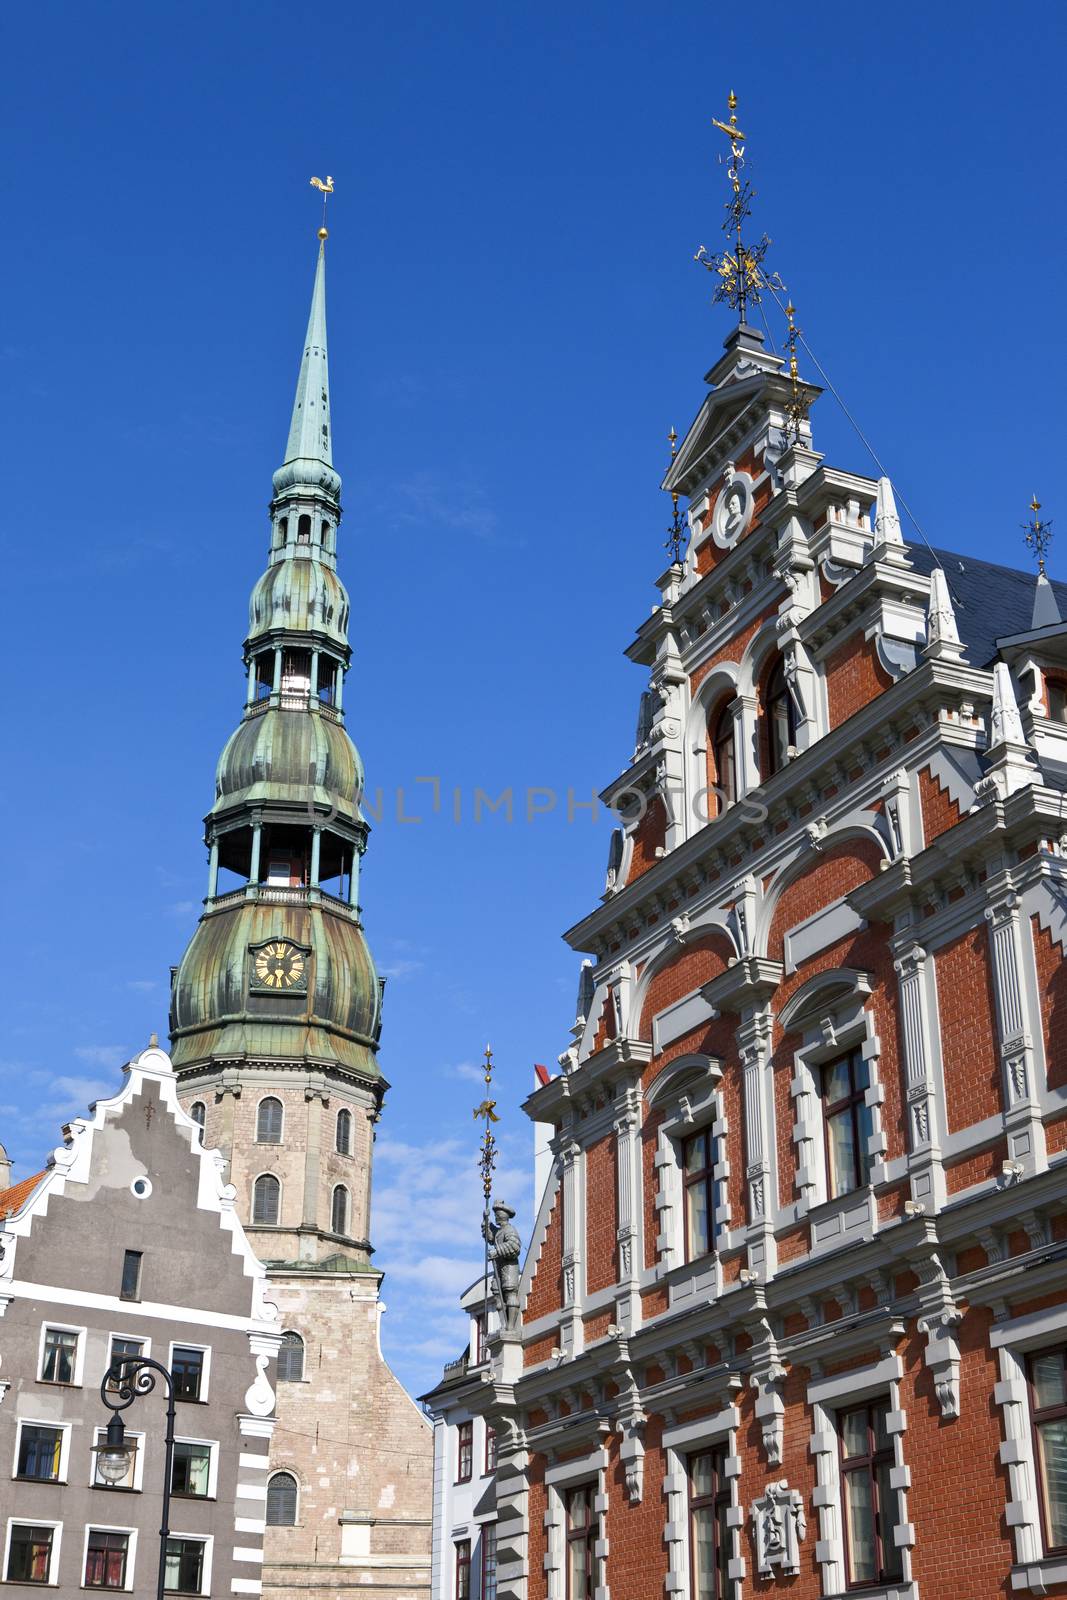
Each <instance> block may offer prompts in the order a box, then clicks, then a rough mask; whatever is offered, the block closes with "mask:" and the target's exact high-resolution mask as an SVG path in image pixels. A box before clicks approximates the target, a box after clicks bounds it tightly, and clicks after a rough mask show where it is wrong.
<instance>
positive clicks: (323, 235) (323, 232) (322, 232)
mask: <svg viewBox="0 0 1067 1600" xmlns="http://www.w3.org/2000/svg"><path fill="white" fill-rule="evenodd" d="M329 237H330V230H329V229H328V228H320V229H319V238H320V239H324V240H325V239H328V238H329Z"/></svg>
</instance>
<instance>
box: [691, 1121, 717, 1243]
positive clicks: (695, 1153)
mask: <svg viewBox="0 0 1067 1600" xmlns="http://www.w3.org/2000/svg"><path fill="white" fill-rule="evenodd" d="M716 1142H717V1141H716V1139H715V1136H714V1134H713V1133H712V1131H711V1129H710V1128H707V1127H705V1128H701V1129H700V1131H699V1132H698V1133H692V1134H690V1135H689V1137H688V1138H687V1139H684V1140H683V1141H682V1190H683V1212H684V1216H685V1223H684V1227H685V1259H686V1260H687V1261H697V1260H699V1258H700V1257H701V1256H706V1255H710V1253H711V1251H712V1250H713V1249H714V1248H715V1235H716V1227H715V1215H716V1212H717V1211H718V1208H719V1206H720V1205H721V1204H722V1194H721V1185H720V1184H719V1183H717V1182H716V1179H715V1162H716Z"/></svg>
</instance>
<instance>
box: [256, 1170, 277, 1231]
mask: <svg viewBox="0 0 1067 1600" xmlns="http://www.w3.org/2000/svg"><path fill="white" fill-rule="evenodd" d="M260 1178H273V1179H274V1181H275V1183H276V1184H277V1185H278V1220H277V1221H276V1222H257V1221H256V1184H257V1183H258V1182H259V1180H260ZM284 1199H285V1185H284V1183H283V1182H282V1180H281V1178H280V1177H279V1176H278V1174H277V1173H276V1172H271V1170H270V1168H269V1167H267V1168H265V1169H264V1170H263V1171H262V1172H257V1173H256V1175H255V1177H254V1178H253V1179H252V1204H251V1205H250V1206H249V1208H248V1225H249V1227H251V1228H280V1227H281V1225H282V1202H283V1201H284Z"/></svg>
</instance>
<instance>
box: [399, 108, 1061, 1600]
mask: <svg viewBox="0 0 1067 1600" xmlns="http://www.w3.org/2000/svg"><path fill="white" fill-rule="evenodd" d="M723 126H724V131H726V132H727V133H728V134H730V135H731V143H732V145H733V147H734V154H735V157H736V155H737V145H738V144H739V143H740V141H741V139H742V138H743V136H742V135H740V134H739V130H737V129H736V122H735V123H734V124H733V129H731V127H730V126H729V125H723ZM735 167H736V162H735ZM736 193H737V188H736V186H735V195H736ZM733 204H734V202H731V205H733ZM744 214H747V213H746V212H742V216H743V215H744ZM728 220H729V219H728ZM731 257H732V264H731ZM761 260H762V256H761V255H760V253H759V252H758V251H756V252H753V251H750V250H748V249H747V247H746V246H745V245H744V244H743V243H742V235H741V230H740V221H738V227H737V233H736V239H735V238H734V237H733V236H732V235H731V238H730V249H729V250H728V251H726V252H725V253H724V256H723V257H721V258H718V259H717V260H716V259H715V258H712V265H713V267H714V270H715V272H716V273H717V276H718V278H719V280H720V283H721V285H723V286H724V288H723V290H722V292H721V294H720V296H719V298H721V299H725V300H727V301H728V303H729V304H731V305H732V306H733V307H734V308H735V310H737V311H738V313H739V315H743V314H744V311H745V305H746V300H747V304H748V308H749V310H751V308H752V305H753V303H754V302H755V301H757V300H762V301H763V303H764V305H766V306H769V307H770V308H771V310H772V311H773V306H771V301H772V300H775V299H783V301H784V296H782V295H780V294H779V288H780V286H777V285H776V284H775V283H774V281H773V280H771V279H770V278H769V276H768V274H767V273H766V272H765V271H764V269H763V268H762V267H761V266H760V264H759V263H760V261H761ZM794 316H795V313H793V312H792V311H790V313H789V323H790V325H791V327H790V334H789V336H788V338H789V342H788V345H787V349H788V350H789V351H790V352H791V354H792V355H793V356H794V357H795V355H796V350H797V330H796V327H795V321H794ZM754 320H755V318H754V317H752V318H751V319H749V320H741V321H739V323H738V325H737V326H735V327H734V329H733V331H732V332H731V333H730V335H729V337H728V338H727V340H726V343H725V352H724V354H723V355H722V356H721V358H720V359H719V360H718V361H717V362H716V363H715V365H714V366H713V367H712V369H711V371H710V372H709V373H708V374H707V380H706V381H707V384H708V392H707V395H706V397H705V399H704V401H703V403H702V405H701V406H700V409H699V411H698V413H697V416H696V419H695V420H694V422H693V423H692V425H691V427H690V428H689V429H688V431H687V432H686V433H685V436H684V438H683V439H682V440H681V441H680V444H679V447H678V449H677V453H676V455H675V457H674V459H673V460H672V463H671V466H670V470H669V474H668V476H667V478H666V480H665V485H664V486H665V488H666V489H667V490H668V491H671V492H675V493H677V494H678V495H680V496H683V497H685V498H686V499H687V500H688V506H689V515H688V532H689V540H688V549H687V551H686V552H685V553H684V555H683V553H682V544H683V540H682V539H675V540H674V541H673V545H669V548H670V550H671V555H672V557H673V558H674V559H671V561H670V564H669V565H668V567H667V569H666V571H664V573H663V574H662V577H661V578H660V579H659V580H658V587H659V591H660V598H659V603H658V604H657V605H656V606H655V608H654V609H653V611H652V614H651V615H650V616H648V617H646V618H645V620H644V621H642V622H641V624H640V626H639V628H638V631H637V636H636V638H635V640H634V642H633V643H632V644H631V645H630V646H629V649H628V652H627V653H628V654H629V656H630V658H631V660H633V661H634V662H635V663H637V664H638V665H639V666H641V667H643V668H645V669H646V670H647V672H648V674H649V681H648V689H647V693H646V694H645V695H644V697H643V699H642V703H641V714H640V717H639V723H638V742H637V748H636V750H635V752H634V755H633V758H632V760H631V761H630V762H629V764H628V766H627V767H626V768H625V770H624V771H623V772H622V774H621V776H619V777H618V778H617V779H616V780H615V782H613V783H612V784H610V785H609V786H608V788H607V790H606V791H605V799H606V800H608V801H609V802H611V803H613V804H614V805H616V806H617V808H618V809H619V811H620V813H621V815H622V816H623V817H624V819H625V825H624V826H623V827H622V829H621V830H620V831H619V833H618V834H617V836H616V837H615V839H614V840H613V844H612V850H611V855H610V862H609V870H608V878H607V884H606V889H605V892H604V894H603V896H602V897H601V900H600V902H599V903H598V904H597V905H596V906H595V908H594V909H593V910H591V911H590V913H589V914H588V915H587V916H586V917H584V918H583V919H582V921H581V922H579V923H578V924H577V926H575V927H574V928H572V929H571V930H570V932H569V933H568V935H567V938H568V940H569V942H570V943H571V945H572V946H573V947H574V948H575V950H577V951H580V952H588V953H589V955H590V956H591V964H589V965H588V966H587V967H586V968H585V969H584V976H583V982H582V986H581V991H580V997H579V1008H578V1017H577V1021H576V1024H575V1029H574V1034H573V1043H572V1044H571V1045H570V1046H569V1048H568V1049H567V1050H566V1051H565V1053H564V1054H563V1055H562V1056H561V1057H560V1064H561V1067H562V1070H561V1071H560V1072H559V1073H557V1074H554V1075H548V1074H543V1075H542V1079H543V1081H541V1082H540V1083H539V1085H538V1087H536V1088H535V1090H534V1092H533V1093H532V1094H531V1096H530V1098H529V1099H528V1101H527V1102H526V1107H525V1109H526V1111H527V1112H528V1114H529V1116H530V1118H531V1119H532V1120H533V1121H534V1122H535V1123H536V1124H539V1125H542V1126H547V1128H548V1130H549V1132H550V1151H551V1164H550V1170H549V1172H548V1175H547V1181H546V1183H545V1185H544V1188H543V1193H542V1195H541V1199H540V1206H539V1211H538V1214H537V1217H536V1223H535V1226H534V1230H533V1236H532V1239H531V1242H530V1246H529V1250H528V1254H527V1258H526V1263H525V1268H524V1271H523V1275H522V1279H521V1286H520V1299H521V1322H520V1325H519V1326H518V1327H516V1328H514V1329H509V1328H508V1327H507V1326H506V1325H505V1326H503V1327H500V1326H498V1327H497V1329H496V1331H495V1332H492V1333H491V1336H490V1338H489V1339H488V1340H487V1341H485V1342H483V1343H482V1344H479V1343H477V1342H475V1341H472V1345H471V1348H470V1350H469V1351H468V1353H467V1355H466V1356H465V1357H464V1358H462V1359H461V1360H460V1361H458V1362H456V1363H453V1365H452V1366H451V1367H450V1368H449V1369H448V1370H447V1372H446V1374H445V1377H444V1379H443V1380H442V1383H441V1384H440V1385H439V1386H438V1388H437V1389H436V1390H435V1391H434V1392H433V1394H432V1395H431V1396H429V1397H428V1400H429V1403H430V1405H431V1406H432V1407H433V1409H434V1411H435V1413H436V1414H437V1415H438V1417H439V1418H440V1419H442V1426H440V1427H439V1430H438V1432H439V1449H440V1450H441V1451H443V1452H445V1453H446V1456H447V1453H448V1452H449V1451H455V1450H456V1449H462V1448H464V1447H465V1448H466V1449H467V1450H468V1451H469V1450H470V1448H471V1439H472V1437H473V1453H474V1457H475V1459H476V1460H480V1443H479V1441H480V1439H481V1437H482V1434H483V1431H484V1430H487V1429H491V1430H492V1433H491V1434H490V1435H489V1438H491V1440H492V1446H493V1450H494V1451H495V1460H496V1472H495V1504H493V1503H491V1502H490V1503H485V1502H483V1503H482V1504H481V1505H479V1506H477V1507H476V1508H475V1510H474V1512H473V1514H472V1520H470V1521H468V1522H466V1523H465V1525H464V1527H463V1530H462V1532H458V1531H457V1530H456V1529H455V1528H454V1527H453V1526H451V1525H450V1520H449V1505H450V1501H449V1493H450V1491H449V1490H448V1488H447V1486H448V1485H450V1484H452V1483H453V1482H454V1481H455V1480H456V1478H457V1476H458V1474H457V1471H456V1468H455V1462H454V1461H449V1460H448V1459H445V1460H444V1461H443V1462H442V1463H440V1464H439V1467H438V1482H439V1484H441V1485H444V1486H445V1488H444V1489H442V1490H441V1491H440V1493H439V1502H438V1528H437V1539H438V1547H437V1550H436V1552H435V1555H436V1563H437V1569H436V1573H435V1589H434V1593H435V1597H436V1596H439V1597H441V1600H445V1597H447V1600H461V1597H463V1596H464V1595H465V1594H470V1595H471V1596H473V1597H475V1600H477V1596H478V1595H479V1594H481V1595H482V1597H483V1600H492V1597H493V1596H496V1597H497V1600H504V1597H505V1596H506V1597H507V1600H593V1597H595V1600H609V1597H613V1600H655V1597H659V1596H664V1595H666V1596H668V1597H674V1596H679V1597H680V1596H689V1597H691V1600H741V1597H742V1596H745V1595H752V1594H762V1593H768V1592H773V1593H779V1592H782V1593H789V1594H790V1595H791V1596H793V1600H828V1597H836V1596H841V1595H844V1594H846V1593H849V1592H851V1591H853V1590H855V1591H857V1592H862V1593H863V1594H865V1595H868V1596H873V1597H877V1600H920V1597H921V1600H948V1597H950V1596H952V1597H962V1600H987V1597H992V1596H1003V1595H1006V1594H1009V1593H1013V1592H1023V1593H1026V1592H1029V1593H1034V1594H1061V1595H1062V1594H1067V1181H1065V1178H1067V1047H1065V1042H1064V1041H1065V1038H1067V1032H1065V1016H1067V971H1065V968H1064V962H1063V950H1064V940H1065V938H1067V833H1065V817H1067V808H1065V780H1067V713H1065V706H1067V624H1064V622H1062V621H1061V611H1063V608H1064V605H1065V602H1067V589H1065V588H1064V587H1063V586H1061V585H1058V584H1053V583H1051V582H1050V581H1049V580H1048V578H1047V577H1046V576H1045V573H1044V563H1043V560H1042V561H1041V562H1040V564H1039V569H1038V572H1037V573H1036V574H1035V573H1034V572H1032V571H1031V572H1025V571H1016V570H1009V569H1007V568H1002V567H996V566H991V565H989V564H987V563H984V562H981V561H975V560H972V558H971V557H970V555H969V554H968V552H967V550H966V548H964V549H962V550H960V551H958V552H955V553H949V552H948V551H944V550H938V549H933V548H931V547H930V546H929V545H928V544H927V543H926V542H925V540H924V539H923V538H921V537H918V536H917V537H916V538H915V540H914V541H909V540H907V539H905V537H904V535H903V531H902V527H901V521H900V518H899V515H898V510H897V504H896V501H895V497H894V493H893V489H892V487H891V485H890V482H889V480H888V479H887V478H886V477H880V478H878V477H874V478H868V477H865V476H862V475H860V474H858V473H855V472H850V471H844V470H839V469H837V468H835V467H832V466H830V465H828V464H827V463H826V462H825V461H824V460H823V458H822V457H821V456H820V455H819V454H818V452H817V451H816V449H815V448H814V443H813V434H812V427H811V422H810V419H809V413H810V411H811V409H812V407H813V404H814V402H816V401H817V400H818V398H819V395H820V392H821V391H820V389H819V388H817V387H816V386H815V385H813V384H811V383H808V382H806V381H804V380H802V379H801V378H800V377H799V376H798V375H797V374H796V372H795V371H791V370H790V361H789V356H788V355H787V356H786V357H779V356H777V355H775V354H773V353H772V351H771V349H770V348H769V347H768V342H767V340H765V338H764V337H763V335H762V334H761V333H760V332H758V331H757V330H756V329H755V328H754V327H753V326H752V325H751V321H754ZM821 403H822V404H826V403H827V402H826V401H823V402H821ZM1024 487H1025V494H1023V493H1021V494H1020V502H1021V504H1022V503H1025V499H1026V497H1027V496H1028V494H1029V491H1030V486H1029V485H1028V484H1027V485H1025V486H1024ZM1039 511H1040V507H1039V506H1037V505H1036V504H1035V506H1034V507H1033V509H1032V521H1031V524H1030V528H1029V540H1028V542H1031V543H1036V544H1037V546H1038V553H1039V554H1041V555H1043V547H1044V543H1045V542H1046V540H1047V534H1048V526H1047V524H1043V523H1041V522H1040V520H1039ZM1007 531H1009V532H1011V533H1012V534H1014V537H1015V538H1016V539H1017V540H1018V543H1019V554H1020V559H1021V560H1022V559H1023V558H1024V555H1025V552H1024V549H1023V536H1022V533H1017V534H1016V533H1015V531H1014V530H1007ZM1064 614H1067V613H1064ZM467 1303H468V1304H473V1303H474V1302H473V1301H472V1300H470V1298H469V1297H468V1300H467ZM472 1429H473V1430H474V1432H473V1435H472V1432H471V1430H472ZM487 1550H488V1551H490V1552H491V1559H490V1561H489V1563H488V1575H487V1572H486V1563H485V1561H484V1559H483V1556H484V1553H485V1551H487ZM472 1572H473V1575H474V1576H473V1578H472V1577H471V1573H472ZM464 1574H465V1576H464ZM464 1583H466V1585H467V1587H466V1588H464V1586H463V1585H464ZM479 1583H480V1584H481V1588H480V1589H479Z"/></svg>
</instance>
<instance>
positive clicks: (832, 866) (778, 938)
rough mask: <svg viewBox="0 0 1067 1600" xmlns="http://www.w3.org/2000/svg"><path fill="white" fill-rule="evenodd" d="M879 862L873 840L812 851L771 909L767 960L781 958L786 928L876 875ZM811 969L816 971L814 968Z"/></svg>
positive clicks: (857, 840) (879, 858) (801, 920)
mask: <svg viewBox="0 0 1067 1600" xmlns="http://www.w3.org/2000/svg"><path fill="white" fill-rule="evenodd" d="M882 859H883V858H882V852H881V850H880V849H879V847H878V845H877V844H876V843H875V842H874V840H873V839H850V840H848V841H847V843H845V844H840V845H837V846H835V847H834V848H833V849H832V850H827V851H826V853H825V854H823V855H817V854H816V853H815V851H812V852H811V855H810V856H809V858H808V863H809V864H808V867H807V870H806V871H805V872H803V873H802V874H801V876H800V877H798V878H794V880H793V882H792V883H789V884H787V885H786V887H785V888H784V889H783V890H782V893H781V896H780V898H779V900H778V904H777V905H776V906H775V909H774V916H773V918H772V920H771V931H770V936H769V939H768V943H767V954H768V955H769V956H770V958H771V960H772V961H781V960H782V959H783V943H782V941H783V938H784V935H785V932H786V929H787V928H791V927H793V926H794V925H795V924H796V923H798V922H803V920H804V918H805V917H810V916H813V915H814V913H815V912H816V911H818V910H819V909H820V908H821V907H822V906H827V905H829V904H830V903H831V901H834V900H839V899H840V898H841V896H842V895H843V894H848V893H849V891H850V890H851V889H857V888H858V887H859V885H860V884H861V883H867V882H868V881H869V880H870V879H871V878H873V877H874V876H875V874H876V873H877V871H878V868H879V864H880V862H881V861H882ZM812 970H813V971H814V970H816V969H815V967H814V966H813V967H812Z"/></svg>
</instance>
